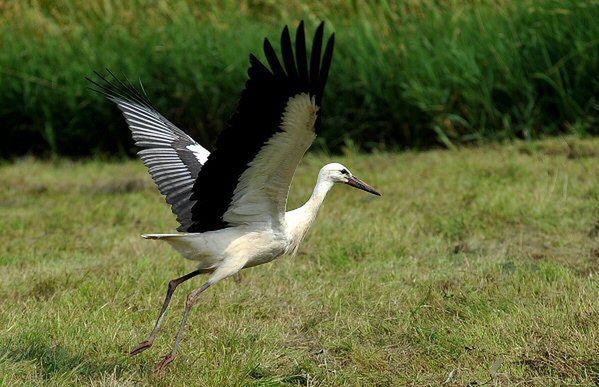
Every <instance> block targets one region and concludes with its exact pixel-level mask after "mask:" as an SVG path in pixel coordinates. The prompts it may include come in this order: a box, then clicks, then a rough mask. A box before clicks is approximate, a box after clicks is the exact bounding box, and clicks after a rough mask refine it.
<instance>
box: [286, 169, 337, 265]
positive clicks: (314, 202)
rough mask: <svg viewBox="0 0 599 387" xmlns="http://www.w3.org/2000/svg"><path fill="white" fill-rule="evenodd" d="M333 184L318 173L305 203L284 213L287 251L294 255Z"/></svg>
mask: <svg viewBox="0 0 599 387" xmlns="http://www.w3.org/2000/svg"><path fill="white" fill-rule="evenodd" d="M333 184H334V183H333V182H332V181H331V180H329V179H327V178H324V177H322V176H320V175H319V176H318V181H317V182H316V186H315V187H314V191H313V192H312V196H310V199H308V201H307V202H306V204H304V205H303V206H301V207H300V208H298V209H295V210H293V211H289V212H287V213H286V214H285V223H286V233H287V237H288V238H289V242H290V246H289V249H288V251H287V252H292V254H294V255H295V253H296V252H297V248H298V247H299V244H300V243H301V241H302V240H303V239H304V237H305V236H306V234H307V233H308V231H309V230H310V228H311V227H312V223H314V220H315V219H316V215H317V214H318V210H319V209H320V206H321V205H322V203H323V201H324V199H325V197H326V196H327V193H328V192H329V191H330V190H331V188H333Z"/></svg>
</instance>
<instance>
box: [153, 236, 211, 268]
mask: <svg viewBox="0 0 599 387" xmlns="http://www.w3.org/2000/svg"><path fill="white" fill-rule="evenodd" d="M142 238H145V239H157V240H161V241H165V242H168V244H169V245H171V246H172V247H174V248H175V250H177V251H178V252H179V253H180V254H181V255H182V256H184V257H185V258H187V259H191V260H194V261H201V260H202V258H203V256H205V253H206V251H205V240H204V238H203V237H202V236H201V234H143V235H142Z"/></svg>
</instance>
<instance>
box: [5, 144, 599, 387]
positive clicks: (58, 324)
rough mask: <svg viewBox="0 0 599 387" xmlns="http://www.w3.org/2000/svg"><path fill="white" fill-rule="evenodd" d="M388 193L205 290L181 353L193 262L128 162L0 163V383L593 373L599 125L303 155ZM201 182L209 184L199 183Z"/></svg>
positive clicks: (317, 381) (563, 380) (597, 352)
mask: <svg viewBox="0 0 599 387" xmlns="http://www.w3.org/2000/svg"><path fill="white" fill-rule="evenodd" d="M332 160H334V161H339V162H342V163H343V164H345V165H347V166H348V167H349V168H350V169H351V170H352V171H353V172H354V173H355V174H356V175H357V176H359V177H361V178H363V179H364V180H365V181H367V182H369V183H371V184H372V185H373V186H375V187H376V188H378V189H379V190H380V191H381V192H382V193H383V196H382V197H381V198H378V197H375V196H371V195H368V194H366V193H364V192H361V191H358V190H354V189H351V188H350V187H346V186H340V187H335V188H334V189H333V191H332V192H331V194H330V197H329V198H328V199H327V201H326V202H325V206H324V208H323V209H322V211H321V213H320V215H319V217H318V220H317V223H316V225H315V227H314V229H313V230H312V232H311V234H310V236H309V238H308V239H307V240H306V241H305V242H304V244H303V247H302V248H301V250H300V253H299V255H298V256H297V257H295V258H293V259H290V258H281V259H279V260H276V261H274V262H272V263H270V264H267V265H264V266H260V267H256V268H253V269H249V270H246V271H244V272H243V276H242V277H241V279H240V281H239V282H237V281H232V280H228V281H224V282H223V283H220V284H218V285H217V286H215V287H214V288H211V289H209V291H207V292H206V293H205V294H204V295H203V296H202V298H201V301H200V302H199V304H198V305H197V307H196V309H195V310H194V311H193V313H192V316H191V318H190V320H189V324H188V328H189V329H188V331H187V332H186V334H185V338H184V341H183V344H182V347H181V351H180V355H179V357H178V358H177V359H176V360H175V361H174V362H173V363H172V364H171V365H170V366H169V367H168V369H167V371H166V372H165V373H164V374H162V375H154V373H153V368H154V366H155V365H156V363H157V362H158V361H159V360H160V359H161V357H162V356H163V355H165V354H166V353H168V351H169V349H170V348H171V345H172V342H173V339H174V335H175V332H176V330H177V328H178V326H179V321H180V318H181V315H182V312H183V305H184V300H185V296H186V294H187V293H188V292H190V291H191V289H193V288H194V287H197V286H199V285H200V284H201V283H202V282H201V279H198V280H196V281H190V282H188V283H185V284H184V285H182V286H181V287H180V288H179V289H178V290H177V292H176V293H175V298H174V302H173V304H172V308H171V310H170V311H169V313H168V315H167V319H166V321H165V325H164V330H163V333H162V335H161V336H159V338H158V339H157V341H156V343H155V346H154V347H153V348H151V349H150V350H148V351H146V352H144V353H143V354H140V355H138V356H136V357H129V356H128V355H127V352H128V351H129V350H131V349H132V348H134V347H135V346H136V345H137V344H138V343H139V342H140V341H142V340H144V339H145V338H146V335H147V334H148V333H149V332H150V330H151V328H152V326H153V324H154V321H155V318H156V317H157V314H158V310H159V307H160V305H161V303H162V300H163V297H164V294H165V292H166V287H167V283H168V281H169V280H170V279H172V278H174V277H177V276H180V275H182V274H184V273H186V272H188V271H191V270H192V269H193V263H192V262H189V261H185V260H184V259H182V258H180V257H178V256H177V254H176V253H175V252H174V251H172V250H170V248H169V247H168V246H167V245H163V244H161V243H160V242H156V241H147V240H143V239H142V238H140V237H139V235H140V234H142V233H148V232H149V233H151V232H172V231H173V230H174V229H175V227H176V223H175V220H174V217H173V215H172V214H171V213H170V210H169V208H168V207H167V206H166V205H165V204H164V201H163V199H162V197H161V196H160V195H159V193H158V192H157V190H156V189H155V188H154V186H153V183H152V181H151V179H150V178H149V176H148V175H147V173H146V171H145V168H144V166H143V165H142V164H141V163H140V162H138V161H137V160H130V161H121V162H117V161H101V160H92V161H84V162H72V161H66V160H58V161H36V160H31V159H25V160H21V161H18V162H16V163H5V164H2V165H1V166H0V181H1V182H2V184H1V186H0V219H2V221H1V222H0V268H1V269H0V310H1V313H0V384H2V385H17V384H23V383H25V384H33V385H42V384H43V385H65V384H94V385H123V384H142V385H165V386H166V385H169V386H170V385H183V384H191V385H203V386H209V385H214V386H219V385H277V384H289V385H297V384H300V385H322V386H328V385H342V384H347V385H405V384H413V385H428V384H430V385H439V384H441V383H443V382H447V383H446V384H448V385H466V384H468V383H473V382H475V381H476V382H477V383H478V384H482V383H485V382H487V383H497V384H504V385H505V384H510V385H513V384H516V383H524V384H527V385H535V384H536V385H547V384H549V385H551V384H580V385H592V384H595V383H599V301H598V300H599V280H598V276H599V179H598V177H599V139H590V140H580V139H572V138H567V139H554V140H546V141H541V142H532V143H509V144H505V145H499V144H495V145H489V146H484V147H480V148H472V149H461V150H453V151H444V150H433V151H428V152H421V153H416V152H405V153H378V154H372V155H360V154H351V153H350V154H347V155H345V156H341V157H332V156H326V155H315V154H312V155H309V156H308V157H307V159H306V160H304V162H303V164H302V166H301V167H300V169H299V170H298V173H297V177H296V181H295V184H294V186H293V189H292V192H291V198H290V206H296V205H299V204H301V203H302V202H303V201H304V200H305V199H307V197H308V196H309V194H310V192H311V189H312V186H313V184H314V182H315V178H316V175H317V172H318V169H319V168H320V166H321V165H322V164H324V163H325V162H328V161H332ZM207 188H208V189H209V187H207Z"/></svg>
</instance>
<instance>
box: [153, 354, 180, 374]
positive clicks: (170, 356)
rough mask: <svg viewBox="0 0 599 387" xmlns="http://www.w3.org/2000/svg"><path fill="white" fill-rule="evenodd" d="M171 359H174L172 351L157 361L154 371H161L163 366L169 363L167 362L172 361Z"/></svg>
mask: <svg viewBox="0 0 599 387" xmlns="http://www.w3.org/2000/svg"><path fill="white" fill-rule="evenodd" d="M173 360H175V355H173V354H172V353H169V354H168V355H166V356H165V357H164V359H162V361H161V362H160V363H158V365H157V366H156V369H155V370H154V372H160V371H162V370H163V369H164V367H166V366H167V365H169V363H170V362H172V361H173Z"/></svg>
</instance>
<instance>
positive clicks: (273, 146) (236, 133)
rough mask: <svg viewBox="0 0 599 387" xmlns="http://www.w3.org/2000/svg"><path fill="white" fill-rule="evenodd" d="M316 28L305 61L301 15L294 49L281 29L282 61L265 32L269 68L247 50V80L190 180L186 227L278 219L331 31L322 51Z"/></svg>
mask: <svg viewBox="0 0 599 387" xmlns="http://www.w3.org/2000/svg"><path fill="white" fill-rule="evenodd" d="M323 31H324V23H321V24H320V26H319V27H318V29H317V30H316V33H315V36H314V40H313V43H312V51H311V54H310V61H308V55H307V53H306V43H305V34H304V25H303V22H301V23H300V24H299V26H298V29H297V33H296V37H295V50H294V49H293V47H292V43H291V37H290V35H289V29H288V28H287V27H285V29H284V30H283V33H282V36H281V54H282V58H283V63H281V62H280V61H279V59H278V57H277V55H276V53H275V51H274V49H273V47H272V45H271V44H270V42H269V41H268V39H265V40H264V53H265V55H266V59H267V61H268V65H269V67H270V68H268V67H266V66H265V65H264V64H262V63H261V62H260V61H259V60H258V59H257V58H256V57H255V56H254V55H250V68H249V70H248V76H249V79H248V80H247V82H246V84H245V90H244V91H243V93H242V95H241V100H240V101H239V105H238V107H237V112H236V113H235V114H234V115H233V116H232V117H231V119H230V121H229V124H228V126H227V128H226V129H225V130H223V132H222V133H221V135H220V136H219V138H218V139H217V142H216V146H215V148H216V149H215V151H214V152H213V153H212V154H210V156H209V157H208V161H207V162H206V164H205V165H204V167H203V168H202V170H201V171H200V173H199V174H198V178H197V180H196V183H195V185H194V187H193V194H192V196H191V199H192V200H195V204H194V205H193V208H192V216H191V219H192V225H191V226H190V227H189V229H188V231H190V232H205V231H210V230H218V229H221V228H225V227H230V226H235V225H241V224H251V223H253V224H255V223H265V224H270V225H271V226H273V227H276V226H277V225H278V224H280V223H281V222H282V221H283V219H284V215H285V208H286V203H287V195H288V192H289V186H290V185H291V180H292V179H293V175H294V173H295V169H296V168H297V165H298V163H299V162H300V160H301V158H302V157H303V155H304V153H305V152H306V150H307V149H308V148H309V147H310V145H311V144H312V141H313V140H314V137H315V126H318V118H317V115H316V113H317V111H318V109H319V107H320V102H321V99H322V94H323V90H324V86H325V83H326V80H327V76H328V72H329V68H330V65H331V59H332V56H333V46H334V35H331V37H330V38H329V39H328V42H327V45H326V48H325V50H324V55H322V57H321V53H322V45H323ZM294 51H295V53H294ZM273 223H275V224H273Z"/></svg>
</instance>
